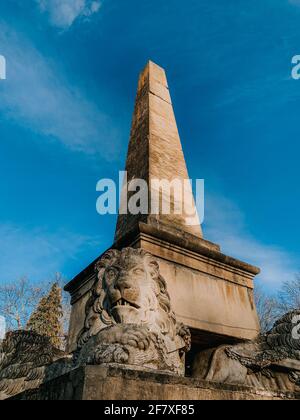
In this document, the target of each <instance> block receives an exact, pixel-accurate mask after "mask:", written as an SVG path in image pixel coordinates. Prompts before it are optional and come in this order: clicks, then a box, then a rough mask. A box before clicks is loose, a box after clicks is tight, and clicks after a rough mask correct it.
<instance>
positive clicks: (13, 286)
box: [0, 273, 71, 339]
mask: <svg viewBox="0 0 300 420" xmlns="http://www.w3.org/2000/svg"><path fill="white" fill-rule="evenodd" d="M53 283H57V284H58V285H59V286H60V287H61V288H62V289H63V286H64V284H65V283H66V280H65V279H63V277H62V276H61V274H59V273H57V274H56V275H55V277H54V279H52V280H51V281H49V282H43V283H39V284H38V285H37V284H36V283H33V282H31V281H30V280H29V279H28V278H27V277H23V278H21V279H19V280H18V281H16V282H12V283H4V284H0V316H3V317H4V318H5V320H6V327H7V330H8V331H13V330H23V329H26V325H27V322H28V320H29V318H30V315H31V314H32V312H33V311H34V310H35V309H36V307H37V306H38V304H39V302H40V300H41V299H42V298H43V297H44V296H45V295H47V294H48V292H49V290H50V288H51V285H52V284H53ZM62 310H63V318H62V325H63V331H64V338H65V339H66V338H67V334H68V328H69V319H70V313H71V307H70V299H69V295H68V293H66V292H63V293H62Z"/></svg>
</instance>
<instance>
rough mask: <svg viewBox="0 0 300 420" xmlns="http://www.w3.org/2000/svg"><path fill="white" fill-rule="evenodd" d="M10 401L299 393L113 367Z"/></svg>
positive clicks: (76, 374)
mask: <svg viewBox="0 0 300 420" xmlns="http://www.w3.org/2000/svg"><path fill="white" fill-rule="evenodd" d="M12 399H13V400H98V401H103V400H109V401H117V400H121V401H128V400H134V401H144V400H152V401H172V400H173V401H188V400H192V401H197V400H297V399H300V394H294V393H288V392H287V393H284V392H275V391H274V392H271V391H264V390H256V389H254V388H249V387H244V386H235V385H225V384H218V383H213V382H206V381H202V380H198V379H191V378H180V377H178V376H170V375H166V374H163V373H157V372H150V371H139V370H132V369H128V368H126V369H125V368H120V367H116V366H108V365H102V366H87V367H82V368H79V369H76V370H74V371H72V372H70V373H68V374H66V375H63V376H61V377H59V378H57V379H55V380H52V381H50V382H48V383H46V384H44V385H42V386H41V387H40V388H39V389H34V390H30V391H26V392H25V393H23V394H20V395H18V396H16V397H14V398H12Z"/></svg>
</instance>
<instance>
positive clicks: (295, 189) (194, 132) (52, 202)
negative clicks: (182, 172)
mask: <svg viewBox="0 0 300 420" xmlns="http://www.w3.org/2000/svg"><path fill="white" fill-rule="evenodd" d="M0 54H2V55H4V56H5V57H6V60H7V80H5V81H2V80H0V145H1V153H0V168H1V175H2V176H1V179H0V197H1V207H0V249H1V254H0V282H1V281H3V282H5V281H12V280H14V279H16V278H18V277H20V276H22V275H27V276H29V277H30V278H32V279H33V280H35V281H43V280H45V279H48V278H49V277H51V276H52V275H53V274H54V273H55V272H57V271H60V272H62V273H63V275H64V276H65V277H67V278H69V279H70V278H72V277H73V276H74V275H76V274H77V273H78V272H79V271H80V270H81V269H83V268H84V267H85V266H86V265H87V264H88V263H90V262H91V261H92V260H93V259H94V258H96V257H97V256H98V255H99V254H100V253H101V252H102V251H104V250H105V249H106V248H108V247H109V246H110V245H111V243H112V240H113V234H114V228H115V219H116V218H115V217H114V216H107V217H103V216H99V215H97V213H96V210H95V203H96V198H97V193H96V190H95V187H96V183H97V181H98V180H99V179H101V178H113V179H117V178H118V171H119V170H122V169H123V168H124V162H125V155H126V150H127V144H128V136H129V130H130V122H131V115H132V110H133V104H134V97H135V91H136V85H137V77H138V73H139V71H140V70H141V69H142V68H143V67H144V65H145V63H146V62H147V60H149V59H151V60H153V61H155V62H157V63H158V64H160V65H161V66H163V67H164V68H166V70H167V74H168V79H169V84H170V89H171V94H172V97H173V102H174V108H175V112H176V116H177V122H178V126H179V130H180V134H181V139H182V143H183V148H184V151H185V155H186V160H187V163H188V168H189V172H190V177H191V178H204V179H205V180H206V218H205V224H204V226H203V229H204V234H205V237H206V238H207V239H209V240H213V241H216V242H218V243H219V244H221V246H222V249H223V251H224V252H225V253H228V254H230V255H232V256H235V257H238V258H241V259H243V260H246V261H247V262H251V263H253V264H256V265H258V266H260V267H261V268H262V274H261V276H260V280H259V281H260V282H261V283H262V284H264V285H265V287H266V288H267V289H268V290H270V291H271V290H276V289H277V288H278V287H279V286H280V284H281V283H282V281H284V280H286V279H289V278H292V277H293V275H294V274H295V273H296V272H297V271H300V259H299V257H300V242H299V239H298V238H299V236H300V224H299V220H298V217H299V205H300V190H299V186H298V182H299V155H300V143H299V140H298V139H299V123H298V121H299V110H300V80H299V81H295V80H293V79H292V78H291V68H292V66H291V59H292V57H293V56H294V55H296V54H300V1H299V0H252V1H251V2H250V1H248V0H226V1H224V0H214V1H211V0H188V1H186V2H182V1H179V0H166V1H164V2H162V1H158V0H143V1H140V0H127V1H124V0H102V1H101V2H100V1H98V0H95V1H87V0H26V1H24V0H6V1H5V2H1V3H0Z"/></svg>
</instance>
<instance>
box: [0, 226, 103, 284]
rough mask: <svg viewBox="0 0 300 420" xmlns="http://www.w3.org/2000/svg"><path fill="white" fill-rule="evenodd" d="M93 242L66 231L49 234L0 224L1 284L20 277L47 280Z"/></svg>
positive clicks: (45, 231) (42, 230) (41, 230)
mask: <svg viewBox="0 0 300 420" xmlns="http://www.w3.org/2000/svg"><path fill="white" fill-rule="evenodd" d="M94 245H95V239H92V238H89V237H86V236H83V235H78V234H75V233H72V232H67V231H63V230H60V231H57V232H51V233H49V232H48V231H47V230H45V229H37V228H35V229H24V228H22V227H19V226H16V225H14V224H9V223H8V224H2V225H0V249H1V253H0V267H1V269H0V281H5V282H10V281H14V280H17V279H18V278H20V277H22V276H28V277H30V278H31V279H32V280H34V281H38V280H39V281H43V280H47V279H49V278H50V277H51V276H52V275H53V274H55V273H56V272H59V271H61V269H62V267H63V265H64V264H65V263H66V262H68V261H72V260H76V259H77V258H78V256H79V254H80V252H82V250H83V249H84V250H85V251H86V250H87V249H88V247H89V246H91V247H92V246H94Z"/></svg>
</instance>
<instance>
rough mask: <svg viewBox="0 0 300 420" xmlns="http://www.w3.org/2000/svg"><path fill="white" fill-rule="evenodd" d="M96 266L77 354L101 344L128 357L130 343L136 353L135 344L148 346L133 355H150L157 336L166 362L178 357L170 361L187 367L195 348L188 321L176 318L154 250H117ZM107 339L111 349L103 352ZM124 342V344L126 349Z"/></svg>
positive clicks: (158, 346) (107, 254)
mask: <svg viewBox="0 0 300 420" xmlns="http://www.w3.org/2000/svg"><path fill="white" fill-rule="evenodd" d="M95 271H96V274H97V277H96V281H95V283H94V286H93V288H92V291H91V296H90V298H89V299H88V302H87V304H86V318H85V323H84V328H83V330H82V331H81V332H80V334H79V336H78V340H77V352H76V353H75V357H79V355H80V352H81V349H83V348H84V351H83V352H82V354H85V355H86V354H87V353H88V352H91V351H94V350H91V349H93V348H96V347H97V346H98V347H97V349H98V350H99V348H100V351H98V350H97V352H98V354H99V353H101V352H102V353H105V354H108V353H109V352H110V351H111V352H115V353H116V354H117V353H118V354H122V360H123V359H124V348H125V347H126V346H127V347H126V350H125V351H126V352H128V353H130V350H129V347H130V343H134V344H132V345H133V346H134V347H140V346H142V348H139V350H140V353H137V352H134V351H132V354H135V356H136V357H144V355H145V353H146V350H147V349H148V348H149V346H150V342H148V341H149V337H152V338H151V340H152V344H153V343H154V342H155V347H156V349H157V350H158V352H159V353H160V354H161V355H162V356H160V357H161V359H164V361H166V364H168V362H170V359H172V361H171V362H170V365H172V366H174V365H177V366H179V365H180V366H181V369H182V364H183V360H182V356H183V355H184V353H186V352H187V351H189V349H190V343H191V335H190V332H189V329H188V328H187V327H186V326H184V325H183V324H180V323H177V321H176V316H175V313H174V312H173V310H172V307H171V299H170V296H169V293H168V291H167V283H166V281H165V279H164V278H163V277H162V275H161V274H160V269H159V264H158V262H157V261H156V259H155V258H154V257H153V255H151V254H150V253H149V252H146V251H144V250H142V249H134V248H124V249H122V250H116V249H111V250H109V251H107V252H106V253H105V254H104V255H103V256H102V257H101V258H100V260H99V261H98V262H97V263H96V266H95ZM114 273H116V274H114ZM112 278H113V280H112ZM123 287H124V289H126V290H125V292H124V290H123ZM117 289H119V290H120V291H118V290H117ZM118 299H119V300H118ZM120 301H121V302H120ZM118 303H119V304H120V305H121V306H118ZM140 334H142V335H140ZM96 337H97V338H96ZM99 337H101V339H100V338H99ZM147 337H148V338H147ZM97 340H98V341H97ZM105 340H106V341H107V340H108V341H109V344H108V349H109V350H105V351H102V350H103V349H104V347H103V346H104V345H105ZM151 340H150V341H151ZM96 341H97V343H98V344H97V345H96V344H95V343H96ZM91 342H93V344H91ZM99 343H101V345H100V344H99ZM119 345H123V347H122V349H121V350H120V348H119V347H118V346H119ZM93 346H94V347H93ZM99 346H100V347H99ZM128 346H129V347H128ZM87 349H90V350H87ZM116 349H117V350H116ZM143 351H144V353H143ZM149 351H150V350H149ZM141 354H142V355H141ZM152 354H154V353H152ZM170 355H171V356H170ZM85 357H86V356H85ZM101 357H102V356H100V358H98V360H100V359H101ZM126 357H127V356H125V359H126ZM136 357H135V359H131V360H136ZM79 358H80V357H79ZM129 359H130V356H129V358H128V360H129ZM81 360H82V358H81ZM101 360H103V357H102V359H101ZM99 363H100V362H99ZM128 363H129V362H128ZM160 365H161V366H162V364H160Z"/></svg>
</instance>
